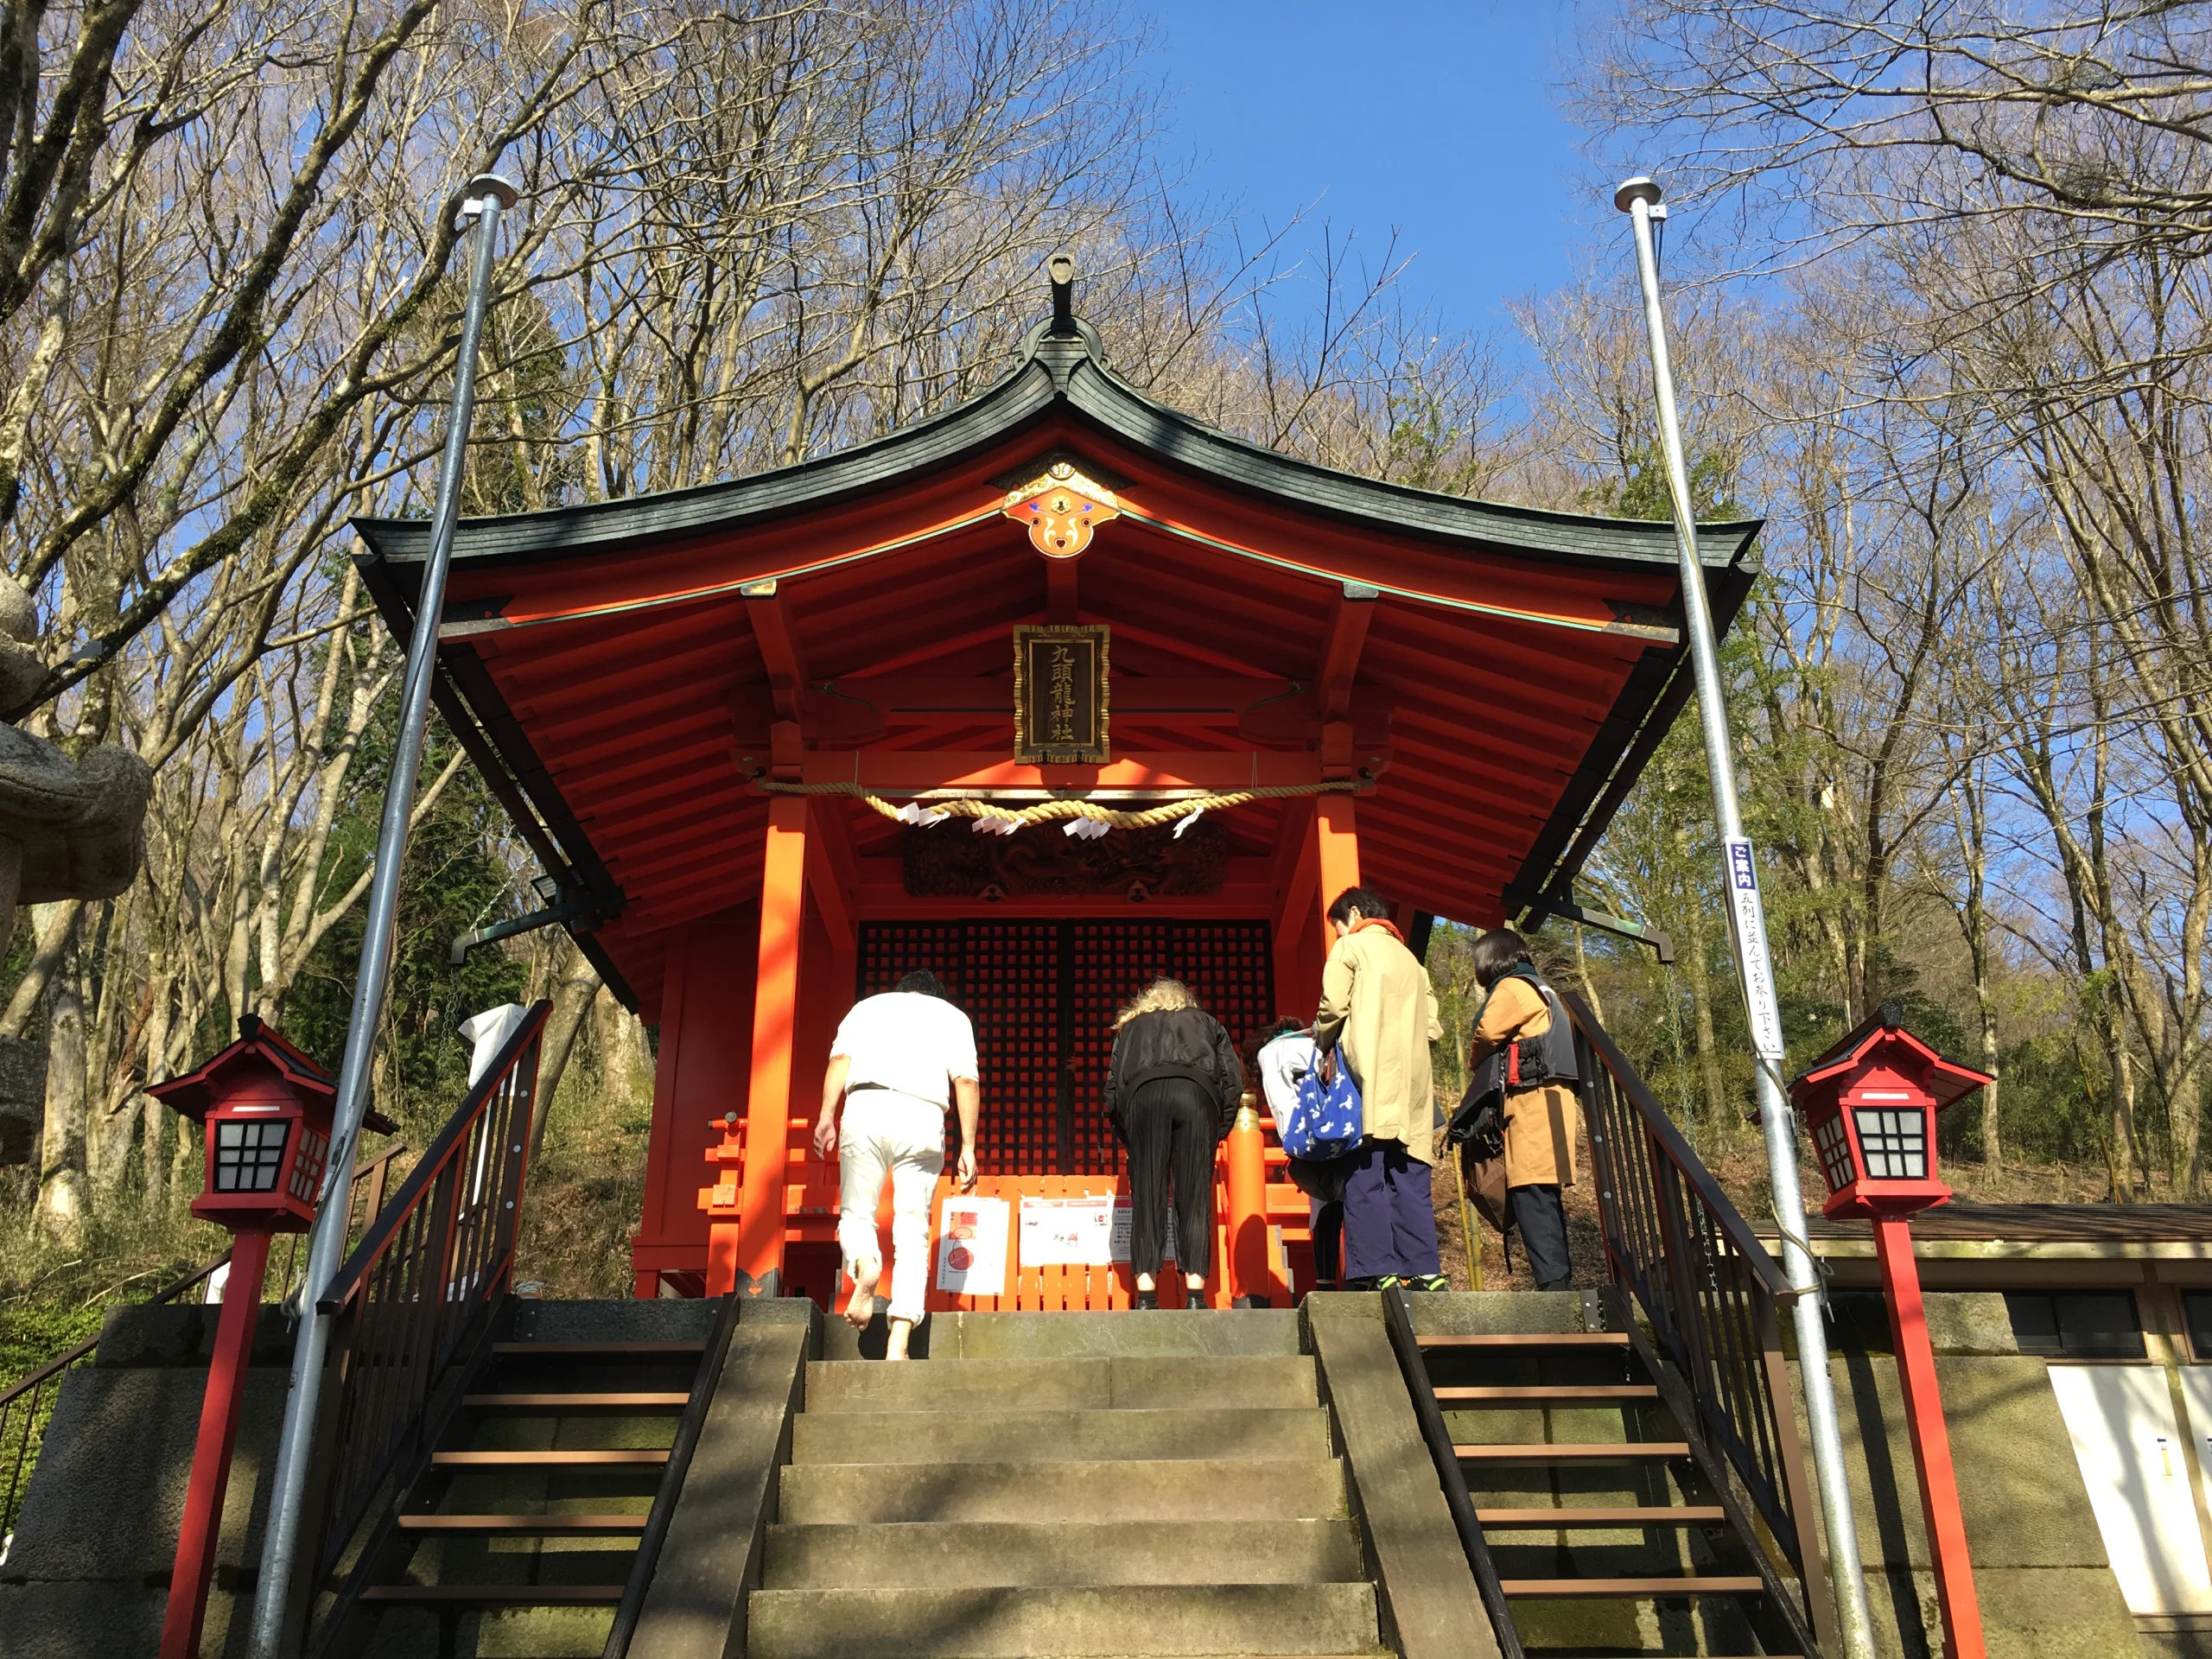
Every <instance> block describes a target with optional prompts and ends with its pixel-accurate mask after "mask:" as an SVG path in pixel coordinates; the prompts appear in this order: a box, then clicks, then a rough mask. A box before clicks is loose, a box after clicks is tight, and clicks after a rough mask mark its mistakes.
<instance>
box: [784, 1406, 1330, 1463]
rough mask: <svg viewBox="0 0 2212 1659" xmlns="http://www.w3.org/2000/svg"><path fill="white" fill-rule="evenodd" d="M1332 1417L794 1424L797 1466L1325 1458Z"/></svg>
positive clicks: (997, 1414)
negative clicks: (828, 1464)
mask: <svg viewBox="0 0 2212 1659" xmlns="http://www.w3.org/2000/svg"><path fill="white" fill-rule="evenodd" d="M1333 1449H1334V1448H1333V1447H1332V1446H1331V1445H1330V1443H1329V1414H1328V1413H1326V1412H1325V1411H1323V1410H1322V1409H1321V1408H1319V1407H1318V1406H1312V1407H1308V1408H1306V1409H1304V1410H1302V1411H1300V1410H1289V1409H1262V1410H1257V1411H1246V1410H1243V1409H1241V1408H1234V1407H1213V1408H1207V1409H1205V1410H1198V1411H1151V1410H1143V1409H1139V1410H1132V1411H996V1410H992V1411H966V1412H921V1411H845V1412H835V1413H830V1414H823V1415H816V1414H813V1413H809V1414H805V1415H804V1416H802V1417H800V1418H799V1419H798V1421H796V1422H795V1423H793V1424H792V1425H791V1461H792V1462H793V1463H794V1464H798V1465H808V1464H826V1463H853V1464H870V1465H883V1464H899V1463H926V1464H931V1465H944V1464H949V1463H966V1462H971V1461H975V1460H977V1459H988V1460H989V1461H991V1462H995V1463H1004V1462H1017V1461H1036V1462H1052V1463H1063V1462H1069V1461H1075V1462H1103V1461H1104V1460H1105V1459H1156V1458H1157V1459H1190V1458H1205V1459H1224V1458H1325V1457H1328V1456H1330V1455H1331V1454H1332V1451H1333Z"/></svg>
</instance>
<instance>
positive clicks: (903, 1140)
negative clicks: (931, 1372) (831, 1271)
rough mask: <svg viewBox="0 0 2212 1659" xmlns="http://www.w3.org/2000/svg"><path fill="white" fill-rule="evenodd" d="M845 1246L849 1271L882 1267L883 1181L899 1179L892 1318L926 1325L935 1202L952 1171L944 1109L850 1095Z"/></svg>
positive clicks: (841, 1174)
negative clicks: (947, 1164)
mask: <svg viewBox="0 0 2212 1659" xmlns="http://www.w3.org/2000/svg"><path fill="white" fill-rule="evenodd" d="M837 1170H838V1173H837V1203H838V1211H837V1248H838V1249H840V1250H842V1252H843V1253H844V1257H845V1271H846V1272H847V1273H851V1272H852V1271H853V1269H854V1268H855V1266H856V1265H860V1266H875V1265H878V1264H879V1263H880V1258H881V1256H882V1254H883V1251H882V1247H881V1245H880V1243H879V1241H878V1239H877V1236H876V1231H875V1210H876V1205H878V1204H879V1203H880V1202H881V1200H882V1198H883V1178H884V1177H885V1175H887V1174H888V1175H889V1176H890V1178H891V1260H892V1262H893V1265H894V1266H895V1267H896V1268H897V1272H896V1273H894V1274H893V1275H892V1285H891V1290H892V1296H891V1307H890V1316H891V1317H892V1318H893V1319H914V1320H918V1319H920V1318H921V1317H922V1313H923V1311H924V1307H925V1300H924V1299H925V1297H927V1295H928V1294H929V1287H930V1199H931V1197H932V1196H933V1195H934V1194H935V1193H936V1192H937V1179H938V1176H939V1175H940V1174H941V1173H944V1107H942V1106H939V1105H938V1104H937V1103H935V1102H934V1101H927V1100H917V1099H915V1098H914V1096H912V1095H902V1094H899V1093H897V1092H896V1091H894V1090H889V1089H856V1090H854V1091H853V1092H852V1093H851V1094H849V1095H847V1096H845V1110H844V1116H843V1120H842V1122H841V1124H840V1126H839V1128H838V1131H837Z"/></svg>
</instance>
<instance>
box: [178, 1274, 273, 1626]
mask: <svg viewBox="0 0 2212 1659" xmlns="http://www.w3.org/2000/svg"><path fill="white" fill-rule="evenodd" d="M268 1271H269V1235H268V1234H267V1233H265V1232H258V1231H248V1232H241V1233H239V1234H238V1235H237V1236H236V1237H234V1238H233V1239H232V1241H231V1271H230V1276H229V1277H228V1278H226V1280H224V1281H223V1312H222V1314H221V1316H220V1317H219V1319H217V1320H216V1323H215V1351H214V1353H213V1355H212V1356H211V1357H209V1360H208V1365H207V1393H205V1394H204V1395H201V1396H200V1438H199V1440H198V1441H197V1442H196V1443H195V1444H194V1446H193V1450H192V1478H191V1483H190V1484H188V1486H187V1487H186V1488H185V1494H184V1525H183V1527H182V1529H181V1530H180V1532H179V1533H178V1535H177V1543H176V1565H175V1568H174V1569H173V1570H172V1571H171V1573H170V1574H169V1600H168V1608H167V1610H166V1611H165V1612H164V1613H163V1616H162V1659H199V1654H200V1628H201V1626H202V1625H203V1624H205V1622H206V1620H207V1581H208V1579H209V1578H210V1576H211V1575H213V1573H214V1571H215V1545H216V1543H217V1541H218V1540H219V1536H220V1535H221V1533H222V1530H223V1494H224V1492H225V1491H226V1489H227V1488H228V1487H229V1485H230V1481H231V1452H232V1447H233V1446H236V1444H237V1442H238V1392H239V1390H240V1389H243V1388H245V1373H246V1362H247V1360H248V1358H249V1357H251V1354H252V1351H253V1327H254V1324H255V1322H256V1321H257V1319H259V1317H260V1314H261V1286H262V1281H263V1280H264V1277H265V1276H266V1275H267V1274H268Z"/></svg>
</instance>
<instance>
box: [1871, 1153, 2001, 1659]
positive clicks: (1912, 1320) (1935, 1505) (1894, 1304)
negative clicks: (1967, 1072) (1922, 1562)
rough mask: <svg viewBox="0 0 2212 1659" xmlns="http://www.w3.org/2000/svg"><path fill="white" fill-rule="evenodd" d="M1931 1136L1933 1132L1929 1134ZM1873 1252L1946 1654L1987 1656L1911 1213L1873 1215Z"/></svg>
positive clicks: (1964, 1658)
mask: <svg viewBox="0 0 2212 1659" xmlns="http://www.w3.org/2000/svg"><path fill="white" fill-rule="evenodd" d="M1930 1138H1931V1139H1932V1138H1933V1137H1932V1136H1931V1137H1930ZM1874 1253H1875V1255H1876V1257H1877V1258H1878V1260H1879V1261H1880V1262H1881V1265H1882V1287H1883V1288H1884V1290H1885V1291H1886V1292H1887V1293H1888V1294H1887V1295H1886V1296H1885V1299H1884V1300H1886V1301H1887V1302H1888V1303H1889V1305H1890V1335H1891V1342H1892V1345H1893V1346H1895V1348H1896V1349H1897V1382H1898V1384H1899V1386H1900V1388H1901V1389H1902V1390H1903V1392H1904V1421H1905V1425H1906V1427H1908V1428H1909V1429H1910V1431H1911V1434H1912V1461H1913V1466H1914V1468H1915V1469H1916V1471H1918V1473H1919V1475H1920V1509H1921V1513H1922V1514H1923V1516H1926V1517H1927V1520H1928V1550H1929V1557H1930V1559H1931V1560H1933V1561H1934V1563H1935V1567H1936V1592H1937V1599H1938V1600H1939V1601H1940V1602H1941V1603H1942V1608H1943V1650H1944V1652H1945V1653H1946V1654H1947V1655H1948V1656H1949V1659H1985V1656H1986V1653H1987V1651H1988V1650H1987V1649H1986V1647H1985V1646H1984V1645H1983V1643H1982V1637H1981V1603H1980V1599H1978V1598H1977V1597H1976V1596H1975V1594H1974V1567H1973V1565H1972V1563H1971V1562H1970V1561H1969V1560H1968V1559H1967V1523H1966V1517H1965V1516H1964V1515H1962V1514H1961V1512H1960V1510H1959V1481H1958V1476H1957V1474H1956V1472H1955V1471H1954V1470H1953V1468H1952V1466H1951V1433H1950V1430H1949V1428H1948V1427H1947V1426H1946V1425H1945V1424H1944V1421H1943V1399H1942V1395H1941V1394H1939V1393H1938V1392H1937V1390H1936V1351H1935V1348H1934V1346H1933V1345H1932V1344H1930V1343H1929V1340H1928V1314H1927V1311H1926V1309H1925V1308H1924V1307H1923V1305H1922V1303H1921V1300H1920V1264H1919V1263H1918V1262H1916V1261H1915V1260H1914V1259H1913V1255H1912V1221H1911V1218H1910V1217H1909V1216H1885V1215H1878V1216H1876V1217H1874Z"/></svg>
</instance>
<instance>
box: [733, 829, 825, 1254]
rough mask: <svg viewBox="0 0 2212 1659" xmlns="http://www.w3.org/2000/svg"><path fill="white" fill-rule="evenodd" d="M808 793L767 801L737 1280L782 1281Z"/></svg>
mask: <svg viewBox="0 0 2212 1659" xmlns="http://www.w3.org/2000/svg"><path fill="white" fill-rule="evenodd" d="M807 811H808V807H807V801H806V798H805V797H804V796H801V795H778V796H776V797H774V798H772V799H771V800H770V801H769V803H768V840H767V846H766V849H765V853H764V855H763V857H762V859H761V871H760V969H759V971H758V973H757V974H756V976H755V977H754V981H753V987H754V988H753V1074H752V1082H751V1084H750V1086H749V1087H748V1088H747V1092H746V1116H745V1176H744V1180H743V1183H742V1185H741V1189H740V1192H739V1195H738V1205H739V1215H738V1231H737V1263H736V1268H737V1280H736V1287H737V1288H739V1289H741V1290H743V1291H746V1292H747V1293H748V1294H756V1295H757V1294H761V1293H763V1292H764V1291H766V1292H767V1293H768V1294H774V1292H775V1291H776V1290H778V1289H780V1287H781V1282H780V1281H781V1277H782V1271H783V1265H784V1185H785V1181H786V1180H787V1179H789V1174H790V1167H791V1165H790V1154H791V1108H792V1105H793V1102H792V1100H791V1050H792V1047H793V1039H794V1038H795V1036H796V1034H797V1031H798V984H799V976H798V966H799V942H800V938H801V936H802V933H803V931H804V919H805V903H806V836H807Z"/></svg>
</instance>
